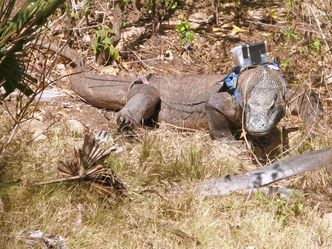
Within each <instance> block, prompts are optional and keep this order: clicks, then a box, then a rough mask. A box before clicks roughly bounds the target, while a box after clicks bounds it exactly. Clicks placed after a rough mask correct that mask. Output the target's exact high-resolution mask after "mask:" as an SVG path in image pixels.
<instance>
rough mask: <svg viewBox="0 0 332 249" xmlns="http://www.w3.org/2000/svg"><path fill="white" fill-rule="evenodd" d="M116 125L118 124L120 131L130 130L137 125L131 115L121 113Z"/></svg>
mask: <svg viewBox="0 0 332 249" xmlns="http://www.w3.org/2000/svg"><path fill="white" fill-rule="evenodd" d="M116 123H117V124H118V126H119V130H120V131H123V130H130V129H132V128H133V126H134V124H135V122H134V120H133V119H132V118H131V117H130V115H128V114H126V113H121V112H120V113H119V114H118V116H117V118H116Z"/></svg>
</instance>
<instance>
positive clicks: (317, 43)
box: [311, 39, 321, 52]
mask: <svg viewBox="0 0 332 249" xmlns="http://www.w3.org/2000/svg"><path fill="white" fill-rule="evenodd" d="M311 47H312V48H313V49H314V50H315V51H316V52H318V51H319V50H320V49H321V43H320V40H318V39H315V40H314V42H313V43H312V44H311Z"/></svg>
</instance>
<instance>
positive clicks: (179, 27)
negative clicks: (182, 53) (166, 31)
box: [175, 23, 186, 33]
mask: <svg viewBox="0 0 332 249" xmlns="http://www.w3.org/2000/svg"><path fill="white" fill-rule="evenodd" d="M175 28H176V31H177V32H179V33H182V32H184V31H185V30H186V27H185V26H184V24H183V23H181V24H179V25H177V26H176V27H175Z"/></svg>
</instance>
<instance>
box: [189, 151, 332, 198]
mask: <svg viewBox="0 0 332 249" xmlns="http://www.w3.org/2000/svg"><path fill="white" fill-rule="evenodd" d="M320 167H327V170H328V171H329V173H330V175H332V147H330V148H326V149H320V150H315V151H311V152H308V153H304V154H301V155H298V156H294V157H291V158H289V159H285V160H282V161H278V162H275V163H272V164H269V165H267V166H265V167H262V168H259V169H256V170H253V171H251V172H248V173H246V174H244V175H237V176H229V175H228V176H225V177H224V178H221V179H220V178H217V179H212V180H209V181H207V182H205V183H200V184H197V185H195V187H194V192H197V193H198V194H199V195H201V196H218V195H226V194H229V193H231V192H235V191H245V190H250V189H254V188H259V187H264V186H266V185H268V184H271V183H273V182H276V181H279V180H281V179H284V178H287V177H290V176H294V175H298V174H301V173H303V172H305V171H308V170H312V169H317V168H320Z"/></svg>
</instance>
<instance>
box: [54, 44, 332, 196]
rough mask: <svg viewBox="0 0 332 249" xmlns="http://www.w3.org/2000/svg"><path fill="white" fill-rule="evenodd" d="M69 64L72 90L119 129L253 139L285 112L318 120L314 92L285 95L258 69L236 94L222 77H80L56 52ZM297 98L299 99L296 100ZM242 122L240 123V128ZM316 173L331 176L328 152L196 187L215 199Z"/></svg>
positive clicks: (277, 79) (271, 72) (280, 83)
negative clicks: (160, 124) (161, 126)
mask: <svg viewBox="0 0 332 249" xmlns="http://www.w3.org/2000/svg"><path fill="white" fill-rule="evenodd" d="M48 48H49V49H51V50H53V51H57V52H58V53H59V54H61V55H63V56H65V57H67V58H68V59H71V60H73V62H74V63H75V64H76V65H77V66H78V70H77V73H76V74H74V75H72V76H71V77H70V80H71V87H72V89H73V90H74V91H75V92H76V93H77V94H78V95H79V96H80V97H82V98H83V99H84V100H85V101H86V102H87V103H89V104H91V105H93V106H96V107H100V108H107V109H111V110H114V111H119V113H118V117H117V122H118V124H119V125H120V127H121V128H123V127H126V126H132V125H136V124H139V123H141V122H142V120H143V119H144V120H147V119H151V118H154V119H156V120H157V121H165V122H168V123H172V124H175V125H178V126H184V127H195V128H198V127H209V130H210V134H211V137H212V138H215V139H220V138H225V137H227V136H230V135H231V130H232V129H234V128H235V129H236V128H241V125H242V123H244V126H245V127H244V128H245V130H246V131H247V133H249V134H250V135H252V136H264V135H265V134H268V133H269V132H270V131H271V130H272V129H273V127H275V125H277V124H278V122H279V121H280V119H281V118H282V117H283V115H284V113H285V108H286V104H287V103H288V102H289V100H292V99H295V101H293V102H292V103H291V104H290V105H289V108H290V110H291V112H292V113H293V114H300V116H301V118H302V119H303V120H304V121H305V122H306V123H307V124H309V125H310V124H312V123H313V122H314V121H315V120H317V118H319V117H320V116H321V115H322V104H321V102H320V100H319V97H318V95H317V93H316V92H314V91H313V90H309V91H304V89H302V88H297V89H295V90H290V89H288V88H287V84H286V82H285V80H284V79H283V77H282V75H281V73H280V71H278V70H275V69H271V68H269V67H264V66H257V67H254V68H252V69H248V70H245V71H244V72H243V73H242V74H240V76H239V79H238V86H237V92H235V94H234V92H233V93H232V92H231V91H230V89H225V85H224V84H221V83H220V82H223V79H224V78H225V75H219V74H213V75H189V76H171V75H166V76H165V75H164V76H159V75H148V77H146V78H141V79H139V78H134V77H118V76H107V75H96V74H92V73H89V72H84V70H83V67H82V64H81V61H80V60H79V56H78V55H77V53H76V52H75V51H74V50H71V49H69V48H65V49H64V50H62V51H61V52H59V49H58V48H55V47H54V46H53V45H49V46H48ZM298 95H301V97H298V98H297V99H296V98H295V97H297V96H298ZM242 121H243V122H242ZM319 167H327V169H328V171H329V173H330V174H332V148H327V149H321V150H317V151H312V152H309V153H306V154H303V155H299V156H297V157H292V158H290V159H286V160H284V161H279V162H275V163H274V164H271V165H268V166H266V167H264V168H261V169H257V170H255V171H252V172H248V173H247V174H245V175H239V176H226V177H225V178H224V179H215V180H210V181H208V182H205V183H202V184H198V185H196V186H195V188H194V189H195V190H194V191H195V192H197V193H199V194H201V195H205V196H206V195H220V194H226V193H229V192H232V191H236V190H245V189H251V188H255V187H262V186H265V185H267V184H269V183H272V182H274V181H277V180H280V179H283V178H285V177H289V176H292V175H296V174H299V173H302V172H304V171H306V170H311V169H315V168H319Z"/></svg>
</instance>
